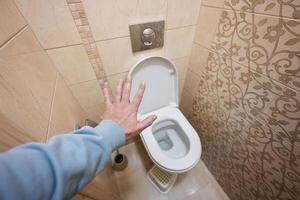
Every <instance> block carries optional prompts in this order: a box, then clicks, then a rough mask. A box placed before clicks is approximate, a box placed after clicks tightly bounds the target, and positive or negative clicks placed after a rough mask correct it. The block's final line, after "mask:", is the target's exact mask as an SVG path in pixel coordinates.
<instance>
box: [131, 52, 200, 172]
mask: <svg viewBox="0 0 300 200" xmlns="http://www.w3.org/2000/svg"><path fill="white" fill-rule="evenodd" d="M129 75H130V76H131V78H132V88H131V93H130V99H131V100H132V99H133V98H134V96H135V93H136V92H137V90H138V87H139V85H140V83H142V82H145V83H146V90H145V93H144V97H143V99H142V102H141V104H140V107H139V110H138V119H139V120H142V119H144V118H146V117H147V116H149V115H156V116H157V119H156V120H155V121H154V123H153V124H152V125H151V126H150V127H148V128H146V129H145V130H144V131H143V132H142V133H141V134H140V137H141V139H142V141H143V143H144V146H145V148H146V150H147V152H148V155H149V156H150V158H151V159H152V161H153V162H154V163H155V164H156V165H157V166H158V167H160V168H162V169H164V170H166V171H168V172H172V173H182V172H186V171H188V170H190V169H191V168H193V167H194V166H195V165H196V164H197V162H198V161H199V159H200V156H201V142H200V138H199V136H198V134H197V132H196V131H195V130H194V128H193V127H192V125H191V124H190V123H189V122H188V121H187V119H186V118H185V117H184V115H183V114H182V113H181V111H180V110H179V109H178V77H177V70H176V67H175V65H174V64H173V63H172V62H171V61H170V60H168V59H167V58H164V57H161V56H150V57H146V58H144V59H142V60H140V61H139V62H138V63H137V64H135V65H134V66H133V67H132V68H131V70H130V71H129ZM164 121H173V122H175V123H174V126H175V127H180V131H179V130H177V129H176V128H175V129H174V128H168V126H167V125H166V124H165V122H164ZM159 123H161V124H160V125H159ZM162 124H163V125H162ZM156 125H157V126H158V127H163V128H161V129H163V130H162V132H160V131H153V128H154V127H155V126H156ZM158 129H160V128H158ZM168 131H171V132H170V133H169V132H168ZM172 131H173V132H172ZM158 132H160V133H158ZM154 133H155V134H156V138H155V136H154ZM161 133H162V134H163V135H165V136H163V137H164V139H163V142H164V141H169V144H171V143H172V141H171V140H172V139H173V141H174V142H175V143H174V144H173V145H170V149H171V150H173V152H172V153H171V150H170V151H169V152H168V154H167V153H166V151H168V150H169V149H164V152H163V150H162V143H161V142H159V143H158V137H159V136H158V135H159V134H161ZM171 133H172V134H171ZM170 136H174V137H173V138H172V137H170ZM176 138H177V139H176ZM180 143H181V144H180ZM186 143H188V147H187V146H186ZM166 144H168V142H167V143H166ZM179 144H180V145H181V146H180V145H179ZM175 145H176V146H175ZM173 147H174V148H173ZM175 147H176V148H177V149H176V151H175ZM172 148H173V149H172ZM177 150H178V151H177ZM186 151H187V152H186ZM178 152H180V153H182V155H180V156H177V157H176V156H174V155H176V153H178ZM175 157H176V158H175Z"/></svg>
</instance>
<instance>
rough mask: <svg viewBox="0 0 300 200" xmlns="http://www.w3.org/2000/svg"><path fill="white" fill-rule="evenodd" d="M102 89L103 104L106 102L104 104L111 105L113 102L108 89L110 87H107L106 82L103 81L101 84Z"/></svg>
mask: <svg viewBox="0 0 300 200" xmlns="http://www.w3.org/2000/svg"><path fill="white" fill-rule="evenodd" d="M102 91H103V96H104V101H105V104H106V105H111V104H113V98H112V94H111V90H110V88H109V86H108V83H107V82H105V83H104V84H103V89H102Z"/></svg>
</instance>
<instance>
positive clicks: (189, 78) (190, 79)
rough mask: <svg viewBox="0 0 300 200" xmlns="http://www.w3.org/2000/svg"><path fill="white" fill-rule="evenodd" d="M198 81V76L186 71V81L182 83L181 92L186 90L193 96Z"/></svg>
mask: <svg viewBox="0 0 300 200" xmlns="http://www.w3.org/2000/svg"><path fill="white" fill-rule="evenodd" d="M199 81H200V76H199V75H197V74H195V73H194V72H193V71H191V70H190V69H188V70H187V72H186V80H185V82H184V88H183V90H187V91H188V92H189V93H191V94H194V92H196V90H197V86H198V83H199Z"/></svg>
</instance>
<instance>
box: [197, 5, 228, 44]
mask: <svg viewBox="0 0 300 200" xmlns="http://www.w3.org/2000/svg"><path fill="white" fill-rule="evenodd" d="M221 12H222V10H220V9H216V8H210V7H204V6H201V8H200V14H199V18H198V23H197V29H196V33H195V39H194V41H195V42H196V43H198V44H201V45H203V46H205V47H208V48H210V45H211V42H212V40H213V39H214V37H215V32H216V29H217V27H218V24H219V20H220V17H221Z"/></svg>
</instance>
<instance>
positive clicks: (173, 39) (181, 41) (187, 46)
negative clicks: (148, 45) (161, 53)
mask: <svg viewBox="0 0 300 200" xmlns="http://www.w3.org/2000/svg"><path fill="white" fill-rule="evenodd" d="M195 29H196V26H189V27H184V28H178V29H172V30H168V31H166V36H165V53H166V56H168V57H169V58H171V59H175V58H182V57H186V56H189V55H190V52H191V49H192V43H193V38H194V34H195Z"/></svg>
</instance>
